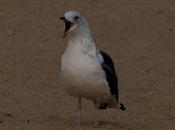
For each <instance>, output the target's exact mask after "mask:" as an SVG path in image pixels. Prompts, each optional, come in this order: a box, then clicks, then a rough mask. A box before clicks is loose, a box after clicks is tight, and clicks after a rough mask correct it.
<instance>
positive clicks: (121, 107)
mask: <svg viewBox="0 0 175 130" xmlns="http://www.w3.org/2000/svg"><path fill="white" fill-rule="evenodd" d="M120 110H123V111H125V110H126V108H125V106H124V105H123V104H122V103H120Z"/></svg>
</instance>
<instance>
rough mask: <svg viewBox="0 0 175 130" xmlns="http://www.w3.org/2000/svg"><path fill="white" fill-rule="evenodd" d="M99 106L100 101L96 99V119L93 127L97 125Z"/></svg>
mask: <svg viewBox="0 0 175 130" xmlns="http://www.w3.org/2000/svg"><path fill="white" fill-rule="evenodd" d="M99 107H100V103H99V101H98V100H97V102H96V120H95V125H94V126H95V127H98V118H99Z"/></svg>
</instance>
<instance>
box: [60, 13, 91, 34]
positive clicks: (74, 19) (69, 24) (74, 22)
mask: <svg viewBox="0 0 175 130" xmlns="http://www.w3.org/2000/svg"><path fill="white" fill-rule="evenodd" d="M60 19H61V20H63V21H64V22H65V31H64V37H65V36H66V34H67V33H71V32H75V31H76V30H78V29H80V28H81V27H88V24H87V22H86V19H85V18H84V17H82V16H81V15H80V14H79V13H78V12H76V11H67V12H65V14H64V17H60Z"/></svg>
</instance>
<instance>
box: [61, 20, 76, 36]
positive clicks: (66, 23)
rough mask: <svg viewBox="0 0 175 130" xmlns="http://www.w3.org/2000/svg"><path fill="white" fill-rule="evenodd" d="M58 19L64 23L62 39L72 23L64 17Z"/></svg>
mask: <svg viewBox="0 0 175 130" xmlns="http://www.w3.org/2000/svg"><path fill="white" fill-rule="evenodd" d="M60 19H61V20H63V21H64V23H65V30H64V36H63V38H64V37H65V36H66V33H67V31H68V30H69V29H70V27H71V26H72V25H73V23H72V22H70V21H69V20H67V19H66V18H65V17H60Z"/></svg>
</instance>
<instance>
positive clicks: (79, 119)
mask: <svg viewBox="0 0 175 130" xmlns="http://www.w3.org/2000/svg"><path fill="white" fill-rule="evenodd" d="M80 121H81V98H80V97H79V98H78V103H77V125H78V127H79V126H80Z"/></svg>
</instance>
